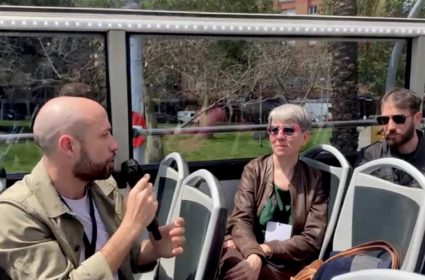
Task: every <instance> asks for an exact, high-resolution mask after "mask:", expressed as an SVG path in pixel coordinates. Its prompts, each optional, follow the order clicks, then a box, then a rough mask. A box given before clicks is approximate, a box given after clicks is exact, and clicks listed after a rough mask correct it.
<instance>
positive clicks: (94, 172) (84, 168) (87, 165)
mask: <svg viewBox="0 0 425 280" xmlns="http://www.w3.org/2000/svg"><path fill="white" fill-rule="evenodd" d="M112 171H113V170H112V169H110V168H108V162H106V161H105V162H103V163H100V162H99V163H97V162H94V161H92V160H91V159H90V157H89V155H88V153H87V150H86V149H85V147H84V146H81V154H80V158H79V160H78V161H77V162H76V163H75V165H74V169H73V174H74V176H75V177H77V178H79V179H81V180H82V181H85V182H90V181H94V180H103V179H107V178H108V177H109V176H111V173H112Z"/></svg>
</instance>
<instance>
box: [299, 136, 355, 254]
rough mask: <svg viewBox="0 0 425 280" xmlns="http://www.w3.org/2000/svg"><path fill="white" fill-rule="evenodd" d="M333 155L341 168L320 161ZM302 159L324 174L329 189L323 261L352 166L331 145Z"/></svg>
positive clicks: (322, 147) (316, 150) (308, 153)
mask: <svg viewBox="0 0 425 280" xmlns="http://www.w3.org/2000/svg"><path fill="white" fill-rule="evenodd" d="M324 153H325V154H331V155H332V156H333V157H334V158H336V159H337V160H338V162H339V165H340V166H332V165H328V164H325V163H323V162H321V161H319V160H318V156H319V155H322V154H324ZM300 159H301V160H302V161H304V162H305V163H307V164H308V165H309V166H311V167H313V168H316V169H319V170H321V171H322V174H323V184H324V187H325V188H328V189H327V191H328V192H329V203H328V224H327V227H326V232H325V236H324V238H323V243H322V248H321V249H320V254H319V258H320V259H323V258H324V257H325V254H326V252H327V249H328V247H329V245H330V243H331V239H332V235H333V233H334V230H335V225H336V222H337V220H338V215H339V211H340V209H341V205H342V201H343V199H344V194H345V191H346V188H347V185H348V182H349V177H350V175H351V166H350V163H349V162H348V161H347V159H346V158H345V157H344V155H343V154H342V153H341V152H340V151H339V150H338V149H336V148H335V147H333V146H331V145H326V144H321V145H316V146H314V147H312V148H310V149H308V150H306V151H304V152H303V153H302V154H301V157H300Z"/></svg>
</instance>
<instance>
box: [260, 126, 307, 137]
mask: <svg viewBox="0 0 425 280" xmlns="http://www.w3.org/2000/svg"><path fill="white" fill-rule="evenodd" d="M279 130H282V132H283V134H284V135H286V136H292V135H294V133H295V131H297V130H301V128H300V127H298V126H284V127H278V126H270V127H268V128H267V132H268V133H269V134H270V135H278V134H279Z"/></svg>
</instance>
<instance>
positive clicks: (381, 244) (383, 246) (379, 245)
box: [325, 240, 399, 269]
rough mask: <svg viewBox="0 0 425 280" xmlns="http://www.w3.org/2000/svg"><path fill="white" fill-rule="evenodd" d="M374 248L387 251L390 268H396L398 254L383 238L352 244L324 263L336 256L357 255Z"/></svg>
mask: <svg viewBox="0 0 425 280" xmlns="http://www.w3.org/2000/svg"><path fill="white" fill-rule="evenodd" d="M375 250H384V251H386V252H388V254H389V255H390V257H391V268H392V269H397V268H398V266H399V256H398V252H397V250H396V249H395V248H394V247H393V246H391V244H389V243H387V242H385V241H383V240H379V241H370V242H366V243H362V244H359V245H357V246H354V247H352V248H350V249H347V250H345V251H342V252H340V253H338V254H336V255H334V256H332V257H330V258H329V259H327V260H326V261H325V263H328V262H330V261H332V260H334V259H336V258H340V257H346V256H353V255H357V254H359V253H362V252H368V251H375Z"/></svg>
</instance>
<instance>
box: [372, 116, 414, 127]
mask: <svg viewBox="0 0 425 280" xmlns="http://www.w3.org/2000/svg"><path fill="white" fill-rule="evenodd" d="M408 117H411V116H405V115H392V116H379V117H377V118H376V121H377V122H378V124H379V125H387V124H388V122H389V121H390V118H391V119H392V120H393V122H395V123H396V124H403V123H405V122H406V119H407V118H408Z"/></svg>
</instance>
